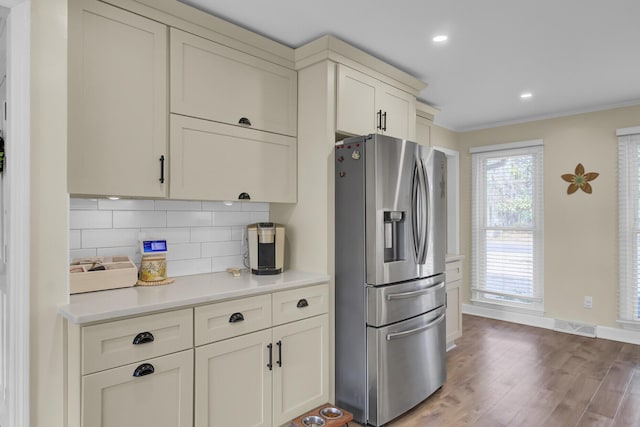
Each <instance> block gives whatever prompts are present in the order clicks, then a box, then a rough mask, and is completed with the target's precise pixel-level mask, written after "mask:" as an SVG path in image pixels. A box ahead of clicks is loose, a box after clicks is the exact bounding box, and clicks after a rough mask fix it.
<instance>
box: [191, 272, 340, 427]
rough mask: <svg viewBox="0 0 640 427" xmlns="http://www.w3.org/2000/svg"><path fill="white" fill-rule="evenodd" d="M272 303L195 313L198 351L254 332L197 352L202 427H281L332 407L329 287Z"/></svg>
mask: <svg viewBox="0 0 640 427" xmlns="http://www.w3.org/2000/svg"><path fill="white" fill-rule="evenodd" d="M270 297H271V300H270V301H269V305H267V304H266V302H265V300H264V298H262V297H261V298H251V299H249V298H247V299H246V300H248V301H246V302H244V300H243V299H239V300H235V301H229V302H222V303H217V304H212V305H209V306H203V307H197V308H196V312H195V317H196V322H195V323H196V331H195V333H196V344H198V343H199V342H201V341H203V340H204V339H206V337H224V336H228V335H230V334H232V332H231V333H230V331H234V330H235V331H237V333H245V332H249V333H247V334H245V335H240V336H236V337H232V338H230V339H224V340H220V341H216V342H212V343H209V344H205V345H202V346H198V347H197V348H196V357H195V359H196V367H195V370H196V373H197V374H196V380H195V390H196V392H195V393H196V400H195V425H196V427H205V426H207V427H214V426H222V425H224V426H229V427H233V426H237V427H245V426H280V425H282V424H284V423H287V422H289V421H291V420H292V419H293V418H295V417H297V416H298V415H300V414H301V413H304V412H305V411H308V410H310V409H312V408H314V407H316V406H319V405H321V404H322V403H326V402H327V401H328V399H329V389H328V386H329V349H328V345H329V323H328V322H329V320H328V314H326V313H327V310H328V288H327V285H324V284H323V285H316V286H311V287H307V288H301V289H295V290H292V291H285V292H278V293H274V294H272V295H271V296H270ZM318 313H320V314H318ZM271 314H273V322H271ZM220 319H225V321H224V322H221V321H220ZM227 319H228V320H227ZM240 319H241V320H240ZM280 321H287V322H288V323H283V324H278V322H280ZM244 322H246V324H245V323H244ZM259 322H262V325H259ZM272 323H273V325H272ZM198 325H200V327H199V326H198ZM246 325H249V326H248V327H247V326H246ZM256 328H258V329H259V328H262V329H261V330H258V331H254V332H251V331H253V330H255V329H256ZM214 339H215V338H214Z"/></svg>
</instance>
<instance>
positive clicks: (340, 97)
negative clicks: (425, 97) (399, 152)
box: [336, 64, 416, 140]
mask: <svg viewBox="0 0 640 427" xmlns="http://www.w3.org/2000/svg"><path fill="white" fill-rule="evenodd" d="M336 67H337V100H336V132H337V133H339V134H348V135H367V134H370V133H380V134H385V135H390V136H393V137H396V138H402V139H408V140H415V136H416V98H415V96H414V95H412V94H410V93H408V92H405V91H403V90H400V89H397V88H395V87H393V86H391V85H389V84H387V83H385V82H382V81H380V80H377V79H375V78H373V77H371V76H369V75H367V74H365V73H362V72H360V71H358V70H355V69H353V68H350V67H347V66H346V65H343V64H337V66H336Z"/></svg>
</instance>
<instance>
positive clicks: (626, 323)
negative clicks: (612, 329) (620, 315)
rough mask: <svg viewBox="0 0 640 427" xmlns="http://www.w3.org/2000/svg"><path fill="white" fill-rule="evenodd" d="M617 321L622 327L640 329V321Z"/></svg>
mask: <svg viewBox="0 0 640 427" xmlns="http://www.w3.org/2000/svg"><path fill="white" fill-rule="evenodd" d="M616 322H617V323H618V324H619V325H620V326H621V327H622V329H626V330H629V331H640V322H634V321H633V320H621V319H618V320H616Z"/></svg>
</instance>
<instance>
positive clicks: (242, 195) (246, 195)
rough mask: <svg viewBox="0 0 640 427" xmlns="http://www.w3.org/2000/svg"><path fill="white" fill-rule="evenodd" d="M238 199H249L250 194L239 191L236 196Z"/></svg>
mask: <svg viewBox="0 0 640 427" xmlns="http://www.w3.org/2000/svg"><path fill="white" fill-rule="evenodd" d="M238 199H240V200H251V196H250V195H249V193H240V195H239V196H238Z"/></svg>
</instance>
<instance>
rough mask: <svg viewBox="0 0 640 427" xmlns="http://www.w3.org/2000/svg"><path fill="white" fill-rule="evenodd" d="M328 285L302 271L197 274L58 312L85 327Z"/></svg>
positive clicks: (86, 299) (88, 299)
mask: <svg viewBox="0 0 640 427" xmlns="http://www.w3.org/2000/svg"><path fill="white" fill-rule="evenodd" d="M327 281H329V275H327V274H318V273H305V272H301V271H285V272H284V273H282V274H278V275H273V276H256V275H253V274H251V273H249V272H248V271H243V272H242V273H241V275H240V277H233V276H232V275H231V274H229V273H226V272H222V273H208V274H198V275H193V276H183V277H176V278H175V282H174V283H171V284H169V285H160V286H133V287H131V288H122V289H114V290H109V291H98V292H89V293H84V294H76V295H71V302H70V303H69V304H67V305H65V306H62V307H60V309H59V311H60V313H61V314H62V315H63V316H64V317H65V318H67V319H68V320H69V321H71V322H73V323H77V324H84V323H90V322H98V321H104V320H111V319H115V318H118V317H125V316H132V315H138V314H145V313H150V312H153V311H159V310H169V309H174V308H180V307H186V306H193V305H198V304H204V303H210V302H216V301H222V300H225V299H232V298H242V297H246V296H251V295H257V294H264V293H269V292H277V291H282V290H286V289H293V288H297V287H301V286H307V285H314V284H320V283H325V282H327Z"/></svg>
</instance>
